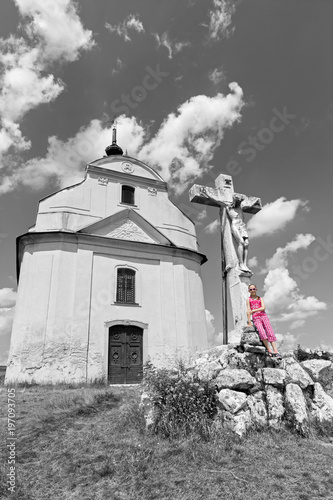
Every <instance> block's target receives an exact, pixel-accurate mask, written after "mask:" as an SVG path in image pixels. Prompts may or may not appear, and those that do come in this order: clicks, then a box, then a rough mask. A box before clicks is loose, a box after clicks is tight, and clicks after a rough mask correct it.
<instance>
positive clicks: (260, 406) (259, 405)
mask: <svg viewBox="0 0 333 500" xmlns="http://www.w3.org/2000/svg"><path fill="white" fill-rule="evenodd" d="M247 405H248V407H249V409H250V413H251V420H252V426H253V427H255V428H256V429H261V428H263V427H266V426H267V421H268V415H267V409H266V403H265V394H264V392H262V391H260V392H257V393H255V394H252V395H250V396H248V397H247Z"/></svg>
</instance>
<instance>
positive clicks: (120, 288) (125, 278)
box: [116, 267, 135, 304]
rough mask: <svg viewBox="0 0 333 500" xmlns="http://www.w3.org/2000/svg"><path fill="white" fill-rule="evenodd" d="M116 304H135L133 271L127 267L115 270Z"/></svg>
mask: <svg viewBox="0 0 333 500" xmlns="http://www.w3.org/2000/svg"><path fill="white" fill-rule="evenodd" d="M116 302H124V303H126V304H135V271H134V270H133V269H128V268H127V267H119V268H118V269H117V298H116Z"/></svg>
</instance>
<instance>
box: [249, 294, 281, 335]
mask: <svg viewBox="0 0 333 500" xmlns="http://www.w3.org/2000/svg"><path fill="white" fill-rule="evenodd" d="M249 303H250V309H251V311H252V310H253V309H259V307H261V298H260V297H259V299H252V298H251V297H249ZM252 319H253V323H254V326H255V327H256V329H257V330H258V332H259V337H260V338H261V340H268V342H276V337H275V334H274V330H273V328H272V325H271V323H270V321H269V318H268V316H267V314H266V313H265V311H258V312H255V313H253V314H252Z"/></svg>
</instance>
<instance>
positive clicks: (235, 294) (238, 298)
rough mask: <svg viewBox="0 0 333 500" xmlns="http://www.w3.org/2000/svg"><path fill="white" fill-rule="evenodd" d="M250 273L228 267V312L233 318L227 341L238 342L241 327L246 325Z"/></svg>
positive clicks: (241, 331)
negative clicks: (229, 301) (229, 303)
mask: <svg viewBox="0 0 333 500" xmlns="http://www.w3.org/2000/svg"><path fill="white" fill-rule="evenodd" d="M251 277H252V273H241V274H240V271H239V270H238V269H237V268H232V269H230V271H229V273H228V276H227V284H228V289H229V292H230V300H231V307H230V312H231V315H232V320H233V325H234V327H233V330H232V331H231V332H230V334H229V340H228V343H238V342H240V339H241V335H242V333H243V327H245V326H246V325H247V314H246V299H247V298H248V297H249V292H248V287H249V285H250V283H251Z"/></svg>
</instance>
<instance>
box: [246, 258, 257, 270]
mask: <svg viewBox="0 0 333 500" xmlns="http://www.w3.org/2000/svg"><path fill="white" fill-rule="evenodd" d="M248 264H249V267H250V269H251V267H258V259H257V257H251V259H249V262H248Z"/></svg>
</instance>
